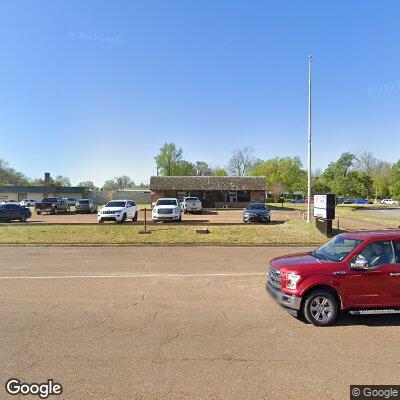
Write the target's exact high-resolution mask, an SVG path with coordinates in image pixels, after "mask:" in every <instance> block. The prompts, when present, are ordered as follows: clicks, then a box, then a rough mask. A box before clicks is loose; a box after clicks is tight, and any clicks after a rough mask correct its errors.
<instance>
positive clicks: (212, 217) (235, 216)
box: [2, 206, 400, 230]
mask: <svg viewBox="0 0 400 400" xmlns="http://www.w3.org/2000/svg"><path fill="white" fill-rule="evenodd" d="M141 208H142V207H141ZM31 211H32V218H30V219H29V222H28V223H29V224H30V225H53V224H54V225H59V224H82V225H87V224H97V223H98V222H97V216H96V214H75V212H74V211H70V212H69V213H67V214H57V215H51V214H42V215H37V214H36V212H35V211H34V209H33V208H32V209H31ZM336 213H337V218H336V220H334V221H333V226H335V227H336V226H337V223H338V219H339V225H340V227H341V228H343V229H346V230H358V229H384V228H397V227H398V225H399V222H400V221H399V209H386V210H385V209H371V210H369V209H360V210H357V211H354V213H353V214H354V216H353V215H350V214H349V213H346V214H345V215H341V208H340V207H337V212H336ZM364 216H365V217H366V218H365V219H364V218H363V217H364ZM369 216H372V217H374V218H375V219H374V220H368V217H369ZM146 218H147V222H148V223H150V224H152V222H151V211H150V210H149V211H147V215H146ZM304 218H305V214H304V211H303V210H298V209H296V208H291V207H290V206H289V207H284V208H280V207H279V206H277V207H274V208H273V209H272V210H271V220H272V222H275V223H283V222H286V221H289V220H299V219H304ZM143 222H144V212H143V211H139V215H138V222H132V221H126V222H125V224H128V225H130V224H143ZM11 224H18V222H12V223H11ZM105 224H115V222H113V221H109V222H105ZM182 224H188V225H207V224H209V225H237V224H243V212H242V210H203V213H202V214H182ZM2 225H3V224H2Z"/></svg>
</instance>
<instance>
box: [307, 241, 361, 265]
mask: <svg viewBox="0 0 400 400" xmlns="http://www.w3.org/2000/svg"><path fill="white" fill-rule="evenodd" d="M361 242H362V240H358V239H349V238H346V237H343V236H336V237H334V238H333V239H332V240H331V241H329V242H328V243H326V244H324V245H323V246H322V247H320V248H319V249H317V250H315V251H312V252H311V253H310V254H311V255H313V256H314V257H316V258H320V259H323V260H329V261H342V260H343V259H344V258H345V257H346V256H347V255H348V254H349V253H351V252H352V251H353V250H354V249H355V248H356V247H358V246H359V245H360V244H361Z"/></svg>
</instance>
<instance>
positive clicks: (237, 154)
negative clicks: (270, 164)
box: [227, 146, 256, 176]
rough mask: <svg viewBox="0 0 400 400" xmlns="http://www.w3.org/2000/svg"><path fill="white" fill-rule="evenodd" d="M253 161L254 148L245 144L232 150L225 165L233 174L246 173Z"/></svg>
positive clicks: (254, 160) (254, 159)
mask: <svg viewBox="0 0 400 400" xmlns="http://www.w3.org/2000/svg"><path fill="white" fill-rule="evenodd" d="M255 162H256V158H255V157H254V149H253V148H252V147H249V146H246V147H243V149H240V150H234V151H233V154H232V157H231V158H230V160H229V162H228V165H227V170H228V171H229V173H230V174H231V175H234V176H243V175H247V174H248V173H249V171H250V169H251V168H252V167H253V166H254V164H255Z"/></svg>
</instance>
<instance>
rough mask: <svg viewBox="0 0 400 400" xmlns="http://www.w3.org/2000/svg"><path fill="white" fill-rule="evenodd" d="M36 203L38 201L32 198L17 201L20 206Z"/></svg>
mask: <svg viewBox="0 0 400 400" xmlns="http://www.w3.org/2000/svg"><path fill="white" fill-rule="evenodd" d="M36 203H38V201H37V200H32V199H25V200H22V201H20V202H19V205H20V206H21V207H35V206H36Z"/></svg>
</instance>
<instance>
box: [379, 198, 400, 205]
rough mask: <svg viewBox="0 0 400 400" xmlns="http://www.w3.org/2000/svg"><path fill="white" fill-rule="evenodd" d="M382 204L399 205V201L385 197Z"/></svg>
mask: <svg viewBox="0 0 400 400" xmlns="http://www.w3.org/2000/svg"><path fill="white" fill-rule="evenodd" d="M381 204H390V205H398V204H399V202H398V201H397V200H393V199H383V200H382V201H381Z"/></svg>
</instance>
